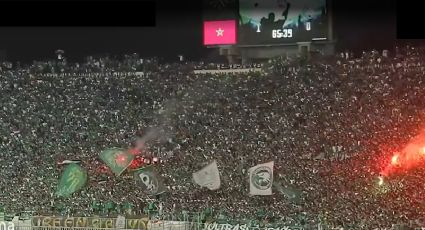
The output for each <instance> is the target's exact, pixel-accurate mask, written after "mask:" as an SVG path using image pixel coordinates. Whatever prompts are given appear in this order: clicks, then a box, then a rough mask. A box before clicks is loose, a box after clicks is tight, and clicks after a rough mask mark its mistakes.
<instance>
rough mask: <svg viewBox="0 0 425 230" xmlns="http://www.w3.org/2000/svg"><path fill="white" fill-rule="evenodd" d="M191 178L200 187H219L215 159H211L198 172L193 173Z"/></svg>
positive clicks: (215, 188)
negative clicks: (210, 161) (211, 160)
mask: <svg viewBox="0 0 425 230" xmlns="http://www.w3.org/2000/svg"><path fill="white" fill-rule="evenodd" d="M193 180H194V181H195V183H196V184H198V185H199V186H201V187H206V188H208V189H209V190H217V189H219V188H220V172H219V171H218V167H217V161H213V162H212V163H210V164H209V165H207V166H205V167H204V168H203V169H201V170H199V171H198V172H195V173H193Z"/></svg>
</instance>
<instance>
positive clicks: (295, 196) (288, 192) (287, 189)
mask: <svg viewBox="0 0 425 230" xmlns="http://www.w3.org/2000/svg"><path fill="white" fill-rule="evenodd" d="M273 185H274V186H275V188H276V189H277V191H279V192H280V193H281V194H283V195H284V196H285V197H286V198H287V199H288V200H289V201H290V202H292V203H299V202H300V201H301V195H302V191H301V190H299V189H297V188H296V187H295V186H293V185H288V186H282V185H281V184H280V183H278V182H274V183H273Z"/></svg>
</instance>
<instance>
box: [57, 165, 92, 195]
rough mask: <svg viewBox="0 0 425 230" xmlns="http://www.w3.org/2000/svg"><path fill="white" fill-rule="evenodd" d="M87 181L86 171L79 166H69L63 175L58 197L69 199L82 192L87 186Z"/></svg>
mask: <svg viewBox="0 0 425 230" xmlns="http://www.w3.org/2000/svg"><path fill="white" fill-rule="evenodd" d="M86 181H87V173H86V171H84V169H83V168H81V166H79V165H77V164H69V165H68V166H67V167H66V168H65V171H64V172H63V173H62V177H61V179H60V181H59V184H58V187H57V190H56V195H57V196H59V197H68V196H70V195H71V194H72V193H74V192H76V191H78V190H80V189H81V188H82V187H83V186H84V185H85V184H86Z"/></svg>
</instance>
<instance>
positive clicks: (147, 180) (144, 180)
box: [133, 166, 165, 195]
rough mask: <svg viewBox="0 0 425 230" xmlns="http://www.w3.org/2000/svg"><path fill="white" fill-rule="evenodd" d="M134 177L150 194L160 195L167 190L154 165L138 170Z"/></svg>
mask: <svg viewBox="0 0 425 230" xmlns="http://www.w3.org/2000/svg"><path fill="white" fill-rule="evenodd" d="M133 177H134V180H135V181H136V183H137V184H138V185H140V187H141V188H142V189H143V191H144V192H145V193H146V194H148V195H158V194H161V193H163V192H165V186H164V184H163V183H162V181H161V178H160V176H159V175H158V173H156V171H155V169H154V168H153V167H152V166H148V167H145V168H141V169H138V170H136V171H135V172H134V174H133Z"/></svg>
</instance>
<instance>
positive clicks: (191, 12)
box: [0, 0, 396, 62]
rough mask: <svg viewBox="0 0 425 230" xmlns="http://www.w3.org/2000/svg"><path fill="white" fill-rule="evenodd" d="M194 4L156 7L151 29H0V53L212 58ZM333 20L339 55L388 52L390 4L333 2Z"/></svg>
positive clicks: (392, 32)
mask: <svg viewBox="0 0 425 230" xmlns="http://www.w3.org/2000/svg"><path fill="white" fill-rule="evenodd" d="M200 2H201V1H199V3H194V1H187V2H186V1H178V2H172V1H162V2H159V3H158V7H157V8H158V10H157V14H156V15H157V20H156V26H155V27H139V28H134V27H133V28H89V27H87V28H76V27H62V28H61V27H57V28H51V27H50V28H49V27H44V28H41V27H40V28H28V27H16V28H6V27H2V28H0V35H1V36H0V49H5V50H7V56H8V58H9V60H12V61H17V60H19V61H22V62H29V61H32V60H34V59H37V60H40V59H47V58H53V57H54V55H53V54H54V51H55V50H56V49H58V48H60V49H63V50H65V52H66V56H67V57H69V58H70V59H71V60H81V58H82V57H85V56H87V55H94V54H106V53H109V54H117V55H119V54H123V53H132V52H138V53H140V54H141V56H145V57H147V56H160V57H163V58H166V59H168V60H173V59H175V60H177V55H178V54H183V55H185V56H186V57H187V58H189V59H192V60H193V59H199V58H201V57H205V56H208V55H209V53H211V52H213V51H211V50H209V49H206V48H204V47H203V46H202V11H201V10H200V8H201V3H200ZM176 4H178V7H177V5H176ZM185 4H186V5H185ZM334 15H335V30H336V33H337V39H338V41H339V43H338V44H339V45H338V48H340V49H343V48H349V49H351V50H354V51H361V50H363V49H371V48H378V49H382V48H390V47H391V46H392V45H393V43H394V41H395V37H396V21H395V20H396V15H395V1H393V0H389V1H388V0H387V1H384V0H356V1H346V0H335V3H334ZM58 17H59V16H58Z"/></svg>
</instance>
